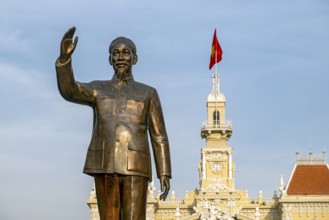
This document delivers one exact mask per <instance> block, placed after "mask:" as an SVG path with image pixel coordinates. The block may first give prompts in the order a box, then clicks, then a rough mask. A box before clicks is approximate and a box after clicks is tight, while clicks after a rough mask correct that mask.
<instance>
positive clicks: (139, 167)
mask: <svg viewBox="0 0 329 220" xmlns="http://www.w3.org/2000/svg"><path fill="white" fill-rule="evenodd" d="M127 160H128V161H127V170H128V171H136V172H141V173H145V174H149V172H150V155H149V154H146V153H143V152H140V151H134V150H128V158H127Z"/></svg>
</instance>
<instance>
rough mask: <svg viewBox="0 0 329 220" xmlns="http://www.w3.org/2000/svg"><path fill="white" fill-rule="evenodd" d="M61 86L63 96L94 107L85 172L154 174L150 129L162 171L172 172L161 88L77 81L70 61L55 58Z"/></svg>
mask: <svg viewBox="0 0 329 220" xmlns="http://www.w3.org/2000/svg"><path fill="white" fill-rule="evenodd" d="M56 71H57V82H58V88H59V91H60V93H61V95H62V96H63V98H64V99H66V100H68V101H71V102H75V103H79V104H85V105H88V106H91V107H92V108H93V111H94V124H93V131H92V139H91V142H90V145H89V148H88V153H87V157H86V162H85V167H84V171H83V172H84V173H86V174H89V175H94V174H100V173H102V174H103V173H118V174H124V175H138V176H144V177H147V178H149V179H151V175H152V173H151V157H150V149H149V141H148V136H147V130H148V131H149V134H150V141H151V144H152V148H153V154H154V160H155V165H156V169H157V176H158V177H160V176H162V175H166V176H169V177H171V164H170V152H169V144H168V138H167V134H166V128H165V123H164V119H163V114H162V109H161V104H160V100H159V97H158V94H157V91H156V90H155V89H154V88H152V87H150V86H147V85H144V84H142V83H138V82H136V81H134V79H133V77H132V76H130V77H129V78H128V79H127V80H126V81H125V82H123V83H122V84H118V83H117V80H116V77H115V76H113V78H112V80H108V81H93V82H90V83H80V82H77V81H75V79H74V75H73V71H72V67H71V60H69V61H68V62H66V63H64V64H61V63H59V61H58V60H57V62H56Z"/></svg>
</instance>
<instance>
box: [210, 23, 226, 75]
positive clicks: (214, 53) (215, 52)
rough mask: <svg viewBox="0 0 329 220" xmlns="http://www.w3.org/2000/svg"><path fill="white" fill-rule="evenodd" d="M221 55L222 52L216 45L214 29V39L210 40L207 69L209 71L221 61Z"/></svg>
mask: <svg viewBox="0 0 329 220" xmlns="http://www.w3.org/2000/svg"><path fill="white" fill-rule="evenodd" d="M222 54H223V51H222V48H221V47H220V45H219V43H218V40H217V35H216V29H215V33H214V37H213V39H212V45H211V55H210V63H209V69H211V68H212V67H213V66H214V65H215V64H216V63H218V62H220V61H221V60H222Z"/></svg>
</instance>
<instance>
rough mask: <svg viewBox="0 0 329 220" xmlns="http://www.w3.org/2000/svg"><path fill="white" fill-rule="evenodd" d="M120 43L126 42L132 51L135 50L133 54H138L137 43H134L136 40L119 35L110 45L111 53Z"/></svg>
mask: <svg viewBox="0 0 329 220" xmlns="http://www.w3.org/2000/svg"><path fill="white" fill-rule="evenodd" d="M118 43H126V44H127V45H128V46H129V48H130V49H131V51H132V52H133V54H134V55H136V52H137V50H136V45H135V44H134V42H133V41H132V40H130V39H129V38H126V37H118V38H116V39H114V40H113V41H112V42H111V44H110V47H109V53H110V54H111V52H112V50H113V47H114V46H115V45H116V44H118Z"/></svg>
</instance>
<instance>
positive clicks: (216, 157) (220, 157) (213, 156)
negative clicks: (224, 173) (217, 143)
mask: <svg viewBox="0 0 329 220" xmlns="http://www.w3.org/2000/svg"><path fill="white" fill-rule="evenodd" d="M207 159H208V161H220V160H226V159H227V155H226V154H223V153H221V152H216V153H207Z"/></svg>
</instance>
